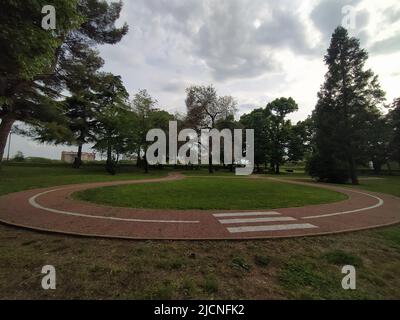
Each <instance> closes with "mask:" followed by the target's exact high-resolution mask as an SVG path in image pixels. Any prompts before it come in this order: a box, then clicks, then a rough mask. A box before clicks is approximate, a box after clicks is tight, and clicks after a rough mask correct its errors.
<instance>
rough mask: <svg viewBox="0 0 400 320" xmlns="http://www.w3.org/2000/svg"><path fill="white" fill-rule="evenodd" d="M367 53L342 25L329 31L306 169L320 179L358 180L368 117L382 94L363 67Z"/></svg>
mask: <svg viewBox="0 0 400 320" xmlns="http://www.w3.org/2000/svg"><path fill="white" fill-rule="evenodd" d="M367 59H368V53H367V52H366V51H365V50H363V49H361V48H360V42H359V40H358V39H356V38H351V37H349V35H348V32H347V30H346V29H344V28H343V27H338V28H337V29H336V30H335V32H334V33H333V36H332V40H331V44H330V47H329V49H328V53H327V55H326V56H325V63H326V65H327V66H328V72H327V74H326V76H325V83H324V85H323V86H322V87H321V90H320V92H319V94H318V103H317V106H316V109H315V111H314V114H313V117H314V121H315V126H316V136H315V149H316V150H315V153H314V159H312V165H310V166H309V168H310V169H311V170H312V171H311V172H310V174H311V175H312V176H316V177H318V178H319V179H321V180H329V181H336V182H344V181H345V180H346V179H347V177H348V176H349V177H350V178H351V181H352V183H353V184H358V183H359V182H358V175H357V168H356V167H357V164H359V163H362V162H363V161H364V160H365V150H366V146H367V142H368V141H367V140H368V139H367V134H366V133H367V132H368V121H369V120H370V115H371V113H376V108H377V105H379V104H380V103H381V102H382V101H383V100H384V92H383V91H382V90H381V88H380V86H379V83H378V78H377V76H375V75H374V73H373V72H372V71H371V70H364V66H365V62H366V61H367Z"/></svg>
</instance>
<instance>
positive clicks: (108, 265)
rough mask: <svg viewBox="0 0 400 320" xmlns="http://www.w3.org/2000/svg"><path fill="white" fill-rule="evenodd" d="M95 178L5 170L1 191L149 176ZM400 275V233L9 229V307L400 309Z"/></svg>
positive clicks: (1, 229) (377, 185)
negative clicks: (125, 233) (119, 303)
mask: <svg viewBox="0 0 400 320" xmlns="http://www.w3.org/2000/svg"><path fill="white" fill-rule="evenodd" d="M86 170H88V171H86ZM91 170H92V169H83V170H82V171H83V175H82V176H80V175H79V174H77V173H75V171H73V170H72V169H71V170H70V169H68V168H63V167H45V168H40V169H38V168H36V167H34V168H29V167H26V168H24V169H22V168H20V167H18V168H11V167H7V166H6V167H4V168H3V172H2V173H0V190H1V192H2V193H3V194H4V193H8V192H12V191H17V190H22V189H23V188H26V187H29V188H33V187H40V186H44V185H46V186H47V185H57V184H61V183H64V182H65V183H76V182H79V181H82V182H83V181H84V180H85V179H88V180H91V181H93V180H95V181H97V180H101V179H104V180H108V179H120V178H123V176H125V175H126V178H132V176H134V177H139V176H141V173H140V172H139V173H137V172H130V173H129V172H127V173H122V174H121V175H119V176H117V177H109V176H107V175H106V174H103V173H102V168H94V169H93V171H91ZM85 172H86V173H85ZM4 177H7V179H3V178H4ZM21 178H25V180H24V181H21ZM204 180H206V179H204ZM209 180H214V179H209ZM217 180H218V179H217ZM231 180H232V179H231ZM238 180H241V179H238ZM35 183H38V185H35ZM364 183H365V184H364ZM362 187H363V188H373V189H374V191H378V192H389V193H391V194H397V192H398V190H399V189H400V177H397V178H392V177H387V178H384V180H371V181H365V182H364V181H363V185H362ZM46 264H51V265H54V266H55V267H56V271H57V289H56V290H54V291H53V290H50V291H45V290H43V289H42V288H41V279H42V278H41V277H42V274H41V273H40V271H41V268H42V267H43V266H44V265H46ZM344 264H354V265H355V266H356V269H357V290H356V291H345V290H343V289H342V288H341V280H342V277H343V275H342V273H341V268H342V266H343V265H344ZM399 270H400V226H393V227H389V228H382V229H378V230H369V231H362V232H353V233H348V234H343V235H331V236H324V237H312V238H295V239H282V240H259V241H218V242H214V241H201V242H200V241H199V242H185V241H124V240H108V239H92V238H79V237H69V236H64V235H56V234H55V235H51V234H46V233H40V232H33V231H28V230H24V229H18V228H12V227H8V226H4V225H0V298H1V299H18V298H19V299H163V298H165V299H194V298H197V299H302V298H303V299H400V290H399V288H400V277H399Z"/></svg>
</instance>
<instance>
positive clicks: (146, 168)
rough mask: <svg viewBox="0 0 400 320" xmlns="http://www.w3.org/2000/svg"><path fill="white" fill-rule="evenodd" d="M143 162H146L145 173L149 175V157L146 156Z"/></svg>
mask: <svg viewBox="0 0 400 320" xmlns="http://www.w3.org/2000/svg"><path fill="white" fill-rule="evenodd" d="M143 162H144V172H145V173H149V163H148V162H147V156H146V155H145V156H144V157H143Z"/></svg>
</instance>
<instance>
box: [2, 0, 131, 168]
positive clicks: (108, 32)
mask: <svg viewBox="0 0 400 320" xmlns="http://www.w3.org/2000/svg"><path fill="white" fill-rule="evenodd" d="M3 2H4V3H2V11H1V13H0V21H1V22H0V30H2V31H1V32H0V45H1V49H2V53H4V57H5V58H4V59H2V62H1V63H0V118H1V123H0V161H1V159H2V155H3V152H4V147H5V143H6V139H7V136H8V132H9V131H10V129H11V126H12V124H13V123H14V122H15V121H16V120H20V121H23V122H25V123H28V124H32V125H40V124H39V123H42V125H43V123H52V126H53V127H54V126H55V124H56V123H57V122H58V121H59V119H58V118H57V117H58V116H59V114H60V113H61V112H60V108H62V106H61V105H60V103H59V101H58V100H57V98H59V93H60V92H61V90H62V89H63V88H65V85H67V84H68V83H70V84H71V81H72V79H73V77H71V75H72V74H73V73H74V72H75V70H74V67H73V66H74V61H75V60H76V59H79V58H81V59H83V60H86V57H87V55H88V54H89V55H90V54H92V53H93V52H91V51H90V50H89V48H90V46H92V45H94V44H99V43H110V44H113V43H116V42H118V41H119V40H120V39H121V38H122V36H123V35H125V34H126V33H127V31H128V27H127V25H124V26H123V27H122V28H116V27H115V21H116V20H117V19H118V17H119V13H120V11H121V7H122V3H121V2H117V3H108V2H106V1H99V0H52V1H50V2H49V1H44V0H27V1H11V0H6V1H3ZM49 4H50V5H54V6H55V7H56V10H57V27H56V30H51V31H46V30H44V29H42V28H41V20H42V18H43V15H42V14H41V9H42V7H43V6H44V5H49ZM75 79H76V78H75ZM55 120H56V121H55ZM53 129H54V128H53Z"/></svg>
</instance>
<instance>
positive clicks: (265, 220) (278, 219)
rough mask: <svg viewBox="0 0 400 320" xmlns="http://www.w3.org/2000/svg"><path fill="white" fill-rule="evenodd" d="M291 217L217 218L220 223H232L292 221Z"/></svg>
mask: <svg viewBox="0 0 400 320" xmlns="http://www.w3.org/2000/svg"><path fill="white" fill-rule="evenodd" d="M294 220H296V219H294V218H292V217H272V218H254V219H223V220H219V222H220V223H222V224H234V223H257V222H280V221H294Z"/></svg>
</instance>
